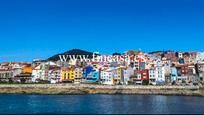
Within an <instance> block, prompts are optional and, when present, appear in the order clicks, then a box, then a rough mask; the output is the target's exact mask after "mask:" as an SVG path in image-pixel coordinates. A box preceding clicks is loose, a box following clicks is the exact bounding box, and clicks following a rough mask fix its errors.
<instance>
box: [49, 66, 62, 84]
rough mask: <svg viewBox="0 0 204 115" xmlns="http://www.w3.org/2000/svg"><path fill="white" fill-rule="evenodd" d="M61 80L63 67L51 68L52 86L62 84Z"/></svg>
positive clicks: (50, 78) (50, 79)
mask: <svg viewBox="0 0 204 115" xmlns="http://www.w3.org/2000/svg"><path fill="white" fill-rule="evenodd" d="M60 80H61V67H50V68H49V81H50V83H52V84H55V83H60Z"/></svg>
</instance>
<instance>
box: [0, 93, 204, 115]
mask: <svg viewBox="0 0 204 115" xmlns="http://www.w3.org/2000/svg"><path fill="white" fill-rule="evenodd" d="M0 102H1V104H0V113H2V114H3V113H18V114H20V113H31V114H32V113H58V114H60V113H87V114H88V113H100V114H103V113H126V114H127V113H188V114H190V113H204V104H203V103H204V98H203V97H190V96H189V97H188V96H160V95H17V94H16V95H14V94H1V95H0Z"/></svg>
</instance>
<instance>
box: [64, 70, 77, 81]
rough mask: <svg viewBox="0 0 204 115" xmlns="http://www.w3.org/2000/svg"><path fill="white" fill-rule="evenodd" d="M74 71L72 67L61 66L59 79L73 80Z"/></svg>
mask: <svg viewBox="0 0 204 115" xmlns="http://www.w3.org/2000/svg"><path fill="white" fill-rule="evenodd" d="M74 76H75V71H74V68H62V70H61V81H71V82H73V81H74Z"/></svg>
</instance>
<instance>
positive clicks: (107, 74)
mask: <svg viewBox="0 0 204 115" xmlns="http://www.w3.org/2000/svg"><path fill="white" fill-rule="evenodd" d="M101 84H106V85H113V71H112V69H107V70H101Z"/></svg>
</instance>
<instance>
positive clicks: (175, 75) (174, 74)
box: [171, 67, 178, 82]
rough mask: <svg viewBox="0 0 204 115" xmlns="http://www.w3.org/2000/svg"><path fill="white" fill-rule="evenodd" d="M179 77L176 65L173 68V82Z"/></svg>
mask: <svg viewBox="0 0 204 115" xmlns="http://www.w3.org/2000/svg"><path fill="white" fill-rule="evenodd" d="M177 77H178V73H177V69H176V68H175V67H172V68H171V82H173V81H176V80H177Z"/></svg>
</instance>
